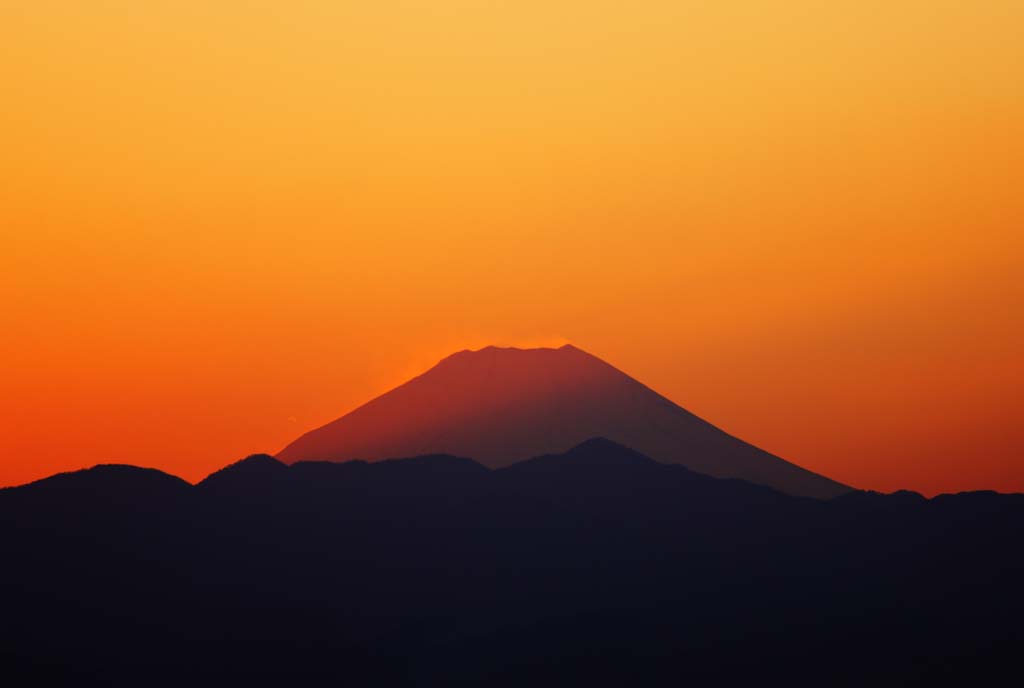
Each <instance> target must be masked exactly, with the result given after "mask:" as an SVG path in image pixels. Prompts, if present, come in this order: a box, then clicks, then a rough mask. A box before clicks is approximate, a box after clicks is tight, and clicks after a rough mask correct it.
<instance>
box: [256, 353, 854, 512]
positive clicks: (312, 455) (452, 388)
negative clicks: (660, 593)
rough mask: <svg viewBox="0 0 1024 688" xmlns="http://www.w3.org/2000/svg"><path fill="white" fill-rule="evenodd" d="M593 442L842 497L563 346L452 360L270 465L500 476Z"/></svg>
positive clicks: (840, 489)
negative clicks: (483, 470) (485, 469)
mask: <svg viewBox="0 0 1024 688" xmlns="http://www.w3.org/2000/svg"><path fill="white" fill-rule="evenodd" d="M601 436H604V437H608V438H609V439H611V440H614V441H615V442H618V443H620V444H622V445H624V446H628V447H630V448H632V449H634V450H636V451H638V452H640V453H642V454H644V455H646V456H649V457H651V458H653V459H655V460H656V461H659V462H662V463H677V464H681V465H684V466H686V467H688V468H690V469H691V470H694V471H697V472H698V473H703V474H706V475H710V476H712V477H718V478H739V479H742V480H747V481H748V482H754V483H758V484H762V485H767V486H769V487H774V488H775V489H779V490H781V491H783V492H786V493H788V494H794V495H801V496H812V497H817V498H830V497H834V496H837V495H839V494H843V493H845V492H848V491H850V490H851V489H852V488H850V487H848V486H846V485H842V484H841V483H838V482H836V481H834V480H831V479H829V478H826V477H824V476H821V475H818V474H816V473H813V472H811V471H809V470H806V469H804V468H801V467H800V466H797V465H795V464H792V463H790V462H788V461H785V460H784V459H781V458H779V457H777V456H774V455H773V454H770V453H768V452H766V451H764V450H762V449H760V448H758V447H755V446H754V445H751V444H749V443H747V442H745V441H743V440H741V439H739V438H737V437H735V436H734V435H731V434H729V433H727V432H725V431H723V430H721V429H719V428H717V427H716V426H714V425H713V424H711V423H710V422H708V421H706V420H704V419H703V418H700V417H698V416H696V415H695V414H693V413H691V412H690V411H687V410H686V409H684V408H683V407H681V406H679V405H678V404H676V403H675V402H673V401H671V400H670V399H668V398H667V397H665V396H663V395H661V394H659V393H658V392H656V391H654V390H653V389H651V388H650V387H648V386H647V385H644V384H643V383H641V382H639V381H637V380H635V379H634V378H632V377H630V376H628V375H627V374H625V373H623V372H622V371H620V370H618V369H617V368H615V367H614V366H612V365H611V364H609V363H607V362H606V361H603V360H602V359H600V358H598V357H596V356H594V355H593V354H590V353H588V352H586V351H584V350H583V349H580V348H579V347H576V346H574V345H572V344H566V345H563V346H561V347H558V348H551V347H540V348H516V347H496V346H488V347H484V348H482V349H477V350H469V349H465V350H462V351H458V352H455V353H453V354H451V355H449V356H447V357H445V358H444V359H442V360H441V361H440V362H438V363H437V364H436V365H434V366H433V367H432V368H430V369H429V370H427V371H425V372H424V373H421V374H420V375H417V376H415V377H413V378H412V379H410V380H409V381H407V382H406V383H404V384H402V385H399V386H398V387H395V388H394V389H392V390H390V391H388V392H385V393H384V394H382V395H380V396H378V397H376V398H374V399H371V400H370V401H368V402H366V403H365V404H362V405H361V406H359V407H357V408H356V409H354V410H352V411H351V412H349V413H347V414H345V415H343V416H341V417H339V418H337V419H335V420H334V421H331V422H329V423H326V424H324V425H322V426H320V427H318V428H315V429H313V430H311V431H309V432H307V433H304V434H303V435H301V436H300V437H298V438H297V439H296V440H294V441H293V442H291V443H289V444H288V445H287V446H286V447H285V448H284V449H282V450H281V451H280V452H278V453H277V454H276V457H277V458H278V459H279V460H281V461H283V462H285V463H294V462H296V461H303V460H327V461H344V460H349V459H356V458H358V459H364V460H368V461H378V460H382V459H385V458H390V457H393V456H412V455H418V454H430V453H445V454H454V455H461V456H471V457H473V458H474V459H475V460H477V461H480V462H481V463H483V464H485V465H488V466H490V467H492V468H500V467H502V466H506V465H510V464H512V463H515V462H516V461H520V460H523V459H527V458H532V457H535V456H540V455H544V454H551V453H561V452H564V451H567V450H569V449H570V448H572V447H575V446H577V445H578V444H580V443H581V442H583V441H585V440H587V439H589V438H591V437H601Z"/></svg>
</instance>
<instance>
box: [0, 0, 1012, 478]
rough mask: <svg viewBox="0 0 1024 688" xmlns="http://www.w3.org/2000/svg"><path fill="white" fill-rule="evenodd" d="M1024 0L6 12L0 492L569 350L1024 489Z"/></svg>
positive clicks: (722, 419) (845, 470) (772, 440)
mask: <svg viewBox="0 0 1024 688" xmlns="http://www.w3.org/2000/svg"><path fill="white" fill-rule="evenodd" d="M1022 26H1024V3H1021V2H1019V0H1005V1H994V0H979V1H978V2H963V1H962V0H957V1H956V2H953V1H948V0H885V1H884V2H883V1H876V0H834V1H833V2H819V1H814V2H811V1H806V0H795V1H794V0H790V1H787V2H775V1H768V0H718V1H716V2H688V1H686V0H655V1H643V0H640V1H638V2H630V3H624V2H611V1H610V0H516V1H514V2H513V1H511V0H509V1H507V2H499V1H497V0H491V1H486V0H476V1H473V2H471V1H469V0H405V1H398V0H374V1H373V2H346V1H344V0H290V1H289V2H280V1H277V0H275V1H273V2H271V1H266V0H213V1H211V0H201V1H197V0H147V1H146V2H138V0H120V1H114V0H90V2H79V1H77V0H64V1H59V0H7V1H5V2H3V3H2V4H0V88H2V92H3V101H2V102H3V107H2V109H0V232H2V251H0V293H2V296H3V300H2V308H0V325H2V335H3V336H2V337H0V356H2V361H3V368H2V375H0V379H2V390H0V391H2V394H0V485H3V484H14V483H20V482H25V481H28V480H30V479H35V478H39V477H42V476H44V475H48V474H50V473H53V472H55V471H59V470H68V469H74V468H79V467H82V466H86V465H91V464H94V463H97V462H130V463H136V464H140V465H146V466H156V467H159V468H162V469H165V470H168V471H170V472H174V473H176V474H179V475H182V476H183V477H185V478H187V479H191V480H195V479H198V478H200V477H202V476H204V475H205V474H207V473H209V472H210V471H212V470H214V469H216V468H218V467H220V466H222V465H223V464H226V463H228V462H230V461H233V460H237V459H238V458H240V457H242V456H243V455H245V454H247V453H251V452H256V451H270V452H274V451H277V450H278V449H280V448H281V447H283V446H284V445H285V444H286V443H287V442H288V441H289V440H291V439H293V438H294V437H295V436H296V435H298V434H299V433H301V432H303V431H305V430H308V429H310V428H312V427H314V426H317V425H319V424H322V423H324V422H326V421H327V420H330V419H332V418H334V417H337V416H339V415H341V414H342V413H343V412H346V411H348V410H350V409H351V408H353V407H354V406H356V405H358V404H360V403H362V402H363V401H365V400H367V399H369V398H370V397H372V396H375V395H376V394H379V393H381V392H383V391H385V390H387V389H388V388H390V387H391V386H394V385H395V384H398V383H400V382H402V381H403V380H404V379H406V378H408V377H410V376H411V375H413V374H416V373H418V372H421V371H422V370H423V369H425V368H427V367H429V366H430V365H432V364H433V363H435V362H436V361H437V360H438V359H440V358H441V357H443V356H445V355H446V354H448V353H451V352H452V351H454V350H457V349H462V348H476V347H479V346H483V345H485V344H490V343H496V344H516V345H531V344H559V343H563V342H565V341H571V342H573V343H575V344H577V345H578V346H580V347H582V348H584V349H586V350H588V351H590V352H592V353H594V354H596V355H598V356H600V357H602V358H604V359H605V360H607V361H609V362H610V363H612V364H613V365H616V366H618V367H619V368H621V369H622V370H624V371H625V372H627V373H629V374H631V375H633V376H635V377H637V378H638V379H640V380H641V381H643V382H645V383H646V384H648V385H650V386H651V387H653V388H655V389H656V390H658V391H659V392H661V393H663V394H665V395H666V396H668V397H670V398H671V399H673V400H674V401H676V402H678V403H679V404H681V405H683V406H684V407H686V408H688V409H690V410H691V411H693V412H695V413H697V414H699V415H701V416H703V417H705V418H707V419H708V420H710V421H712V422H714V423H716V424H717V425H719V426H721V427H723V428H724V429H726V430H728V431H730V432H733V433H734V434H737V435H739V436H741V437H743V438H744V439H746V440H748V441H751V442H753V443H755V444H758V445H760V446H762V447H764V448H766V449H768V450H770V451H772V452H775V453H777V454H779V455H781V456H783V457H785V458H788V459H790V460H792V461H794V462H797V463H799V464H801V465H803V466H805V467H807V468H810V469H812V470H815V471H818V472H821V473H824V474H826V475H829V476H831V477H833V478H836V479H838V480H841V481H843V482H846V483H849V484H852V485H854V486H857V487H864V488H874V489H880V490H892V489H897V488H903V487H905V488H911V489H916V490H920V491H923V492H925V493H927V494H933V493H936V492H944V491H957V490H963V489H976V488H996V489H1000V490H1016V491H1024V453H1022V449H1024V410H1022V399H1021V390H1022V389H1024V355H1022V352H1024V315H1022V313H1024V280H1022V276H1021V262H1022V259H1024V193H1022V188H1024V41H1022V40H1021V33H1020V32H1021V27H1022Z"/></svg>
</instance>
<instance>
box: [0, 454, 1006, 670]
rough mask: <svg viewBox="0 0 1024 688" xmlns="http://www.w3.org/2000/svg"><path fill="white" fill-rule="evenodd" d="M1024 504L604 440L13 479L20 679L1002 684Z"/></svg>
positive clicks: (6, 634)
mask: <svg viewBox="0 0 1024 688" xmlns="http://www.w3.org/2000/svg"><path fill="white" fill-rule="evenodd" d="M1021 532H1024V495H1000V494H996V493H991V492H976V493H964V494H958V495H944V496H940V497H936V498H933V499H926V498H924V497H922V496H921V495H917V494H914V493H909V492H902V493H896V494H892V495H882V494H877V493H869V492H859V491H852V492H849V493H847V494H845V495H842V496H839V497H837V498H834V499H830V500H818V499H810V498H805V497H796V496H790V495H786V494H784V493H782V492H779V491H777V490H774V489H772V488H769V487H765V486H762V485H756V484H753V483H749V482H746V481H742V480H736V479H718V478H713V477H710V476H707V475H703V474H701V473H697V472H694V471H691V470H689V469H688V468H686V467H684V466H681V465H678V464H665V463H661V462H657V461H654V460H653V459H651V458H650V457H647V456H645V455H643V454H642V453H639V452H637V451H635V450H633V449H630V448H627V447H624V446H622V445H620V444H618V443H615V442H612V441H610V440H607V439H602V438H592V439H589V440H587V441H585V442H583V443H581V444H579V445H577V446H575V447H573V448H571V449H569V450H568V451H566V452H560V453H554V454H547V455H543V456H537V457H533V458H530V459H527V460H524V461H521V462H517V463H515V464H511V465H508V466H505V467H502V468H498V469H492V468H488V467H487V466H484V465H482V464H481V463H478V462H476V461H474V460H472V459H470V458H464V457H458V456H451V455H445V454H433V455H426V456H417V457H412V458H407V459H389V460H384V461H379V462H365V461H349V462H343V463H338V462H324V461H312V462H297V463H294V464H292V465H287V464H285V463H283V462H280V461H278V460H277V459H275V458H274V457H271V456H268V455H255V456H251V457H249V458H247V459H245V460H243V461H240V462H237V463H234V464H232V465H230V466H227V467H226V468H224V469H222V470H220V471H218V472H216V473H214V474H212V475H211V476H209V477H208V478H207V479H206V480H204V481H202V482H200V483H199V484H197V485H190V484H188V483H186V482H184V481H182V480H179V479H178V478H175V477H173V476H170V475H167V474H164V473H161V472H159V471H154V470H149V469H140V468H134V467H131V466H97V467H95V468H92V469H88V470H84V471H79V472H75V473H67V474H61V475H59V476H54V477H52V478H49V479H46V480H42V481H38V482H36V483H32V484H30V485H26V486H22V487H18V488H10V489H5V490H0V545H2V551H3V554H4V558H3V566H0V590H2V591H3V593H4V594H3V607H2V610H3V617H2V618H3V623H0V679H3V681H4V684H5V685H19V686H20V685H26V686H28V685H46V686H53V685H56V686H61V685H69V686H70V685H74V686H83V685H85V686H90V685H97V686H99V685H102V686H138V685H148V686H180V685H191V686H223V685H247V686H264V685H265V686H280V685H374V686H450V685H490V686H521V685H533V686H564V685H587V686H621V685H666V686H668V685H680V684H681V683H682V684H687V685H717V686H721V685H726V686H729V685H737V686H739V685H742V686H748V685H779V684H784V685H787V686H801V685H807V686H811V685H813V686H819V685H822V684H823V683H824V684H827V685H833V686H862V685H882V686H887V685H892V686H908V685H934V684H936V683H942V684H949V683H951V682H953V683H957V684H964V685H991V684H995V683H997V682H1005V680H1006V677H1007V676H1012V675H1013V673H1014V672H1016V671H1019V649H1020V647H1021V642H1022V641H1024V631H1022V626H1021V623H1020V619H1021V618H1022V615H1024V589H1022V586H1021V585H1020V581H1021V580H1022V577H1024V550H1022V549H1021V548H1020V547H1019V546H1017V543H1018V540H1019V537H1020V533H1021Z"/></svg>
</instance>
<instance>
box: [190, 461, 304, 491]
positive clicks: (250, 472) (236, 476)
mask: <svg viewBox="0 0 1024 688" xmlns="http://www.w3.org/2000/svg"><path fill="white" fill-rule="evenodd" d="M287 469H288V466H287V465H285V464H283V463H281V462H280V461H278V460H277V459H275V458H274V457H273V456H270V455H269V454H252V455H250V456H247V457H245V458H244V459H242V460H241V461H236V462H235V463H233V464H229V465H227V466H225V467H224V468H222V469H220V470H219V471H215V472H213V473H211V474H210V475H208V476H207V477H206V478H205V479H203V480H202V481H201V482H200V483H199V487H202V488H205V489H210V488H214V489H217V488H222V487H224V486H226V485H234V484H236V483H239V482H242V483H251V482H259V481H263V480H267V479H273V478H276V477H277V476H278V475H280V474H281V473H283V472H284V471H286V470H287Z"/></svg>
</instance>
